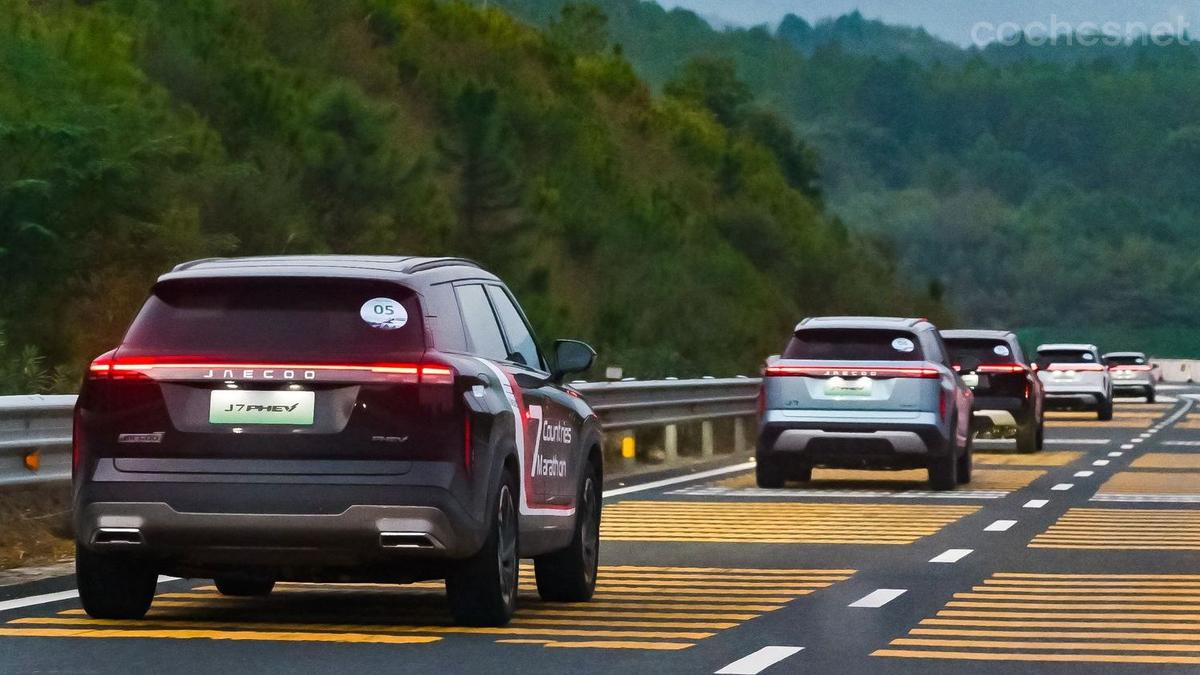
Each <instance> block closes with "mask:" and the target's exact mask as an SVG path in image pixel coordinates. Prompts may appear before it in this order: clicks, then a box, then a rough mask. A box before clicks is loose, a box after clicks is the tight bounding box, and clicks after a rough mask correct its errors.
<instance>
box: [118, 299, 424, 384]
mask: <svg viewBox="0 0 1200 675" xmlns="http://www.w3.org/2000/svg"><path fill="white" fill-rule="evenodd" d="M424 343H425V339H424V331H423V329H422V324H421V312H420V307H419V305H418V303H417V298H416V295H415V294H414V293H413V292H412V291H410V290H408V289H406V288H404V287H402V286H397V285H395V284H389V283H384V282H373V281H363V280H342V279H320V280H315V279H244V278H243V279H217V280H208V279H206V280H202V281H175V282H168V283H164V284H159V285H158V286H157V287H156V288H155V290H154V293H153V294H152V295H151V296H150V298H149V299H148V300H147V301H146V304H145V305H144V306H143V307H142V310H141V312H139V313H138V316H137V318H136V319H134V321H133V325H132V326H130V328H129V331H128V333H127V334H126V335H125V340H124V342H123V343H122V345H121V354H122V356H131V355H132V356H137V355H142V356H153V355H172V356H212V357H224V358H229V357H236V358H246V357H252V358H262V359H270V360H271V361H276V362H278V361H280V360H304V361H309V362H314V363H325V362H336V361H338V360H341V359H362V358H371V359H376V358H386V357H388V356H390V355H397V354H402V353H413V352H420V351H423V350H424Z"/></svg>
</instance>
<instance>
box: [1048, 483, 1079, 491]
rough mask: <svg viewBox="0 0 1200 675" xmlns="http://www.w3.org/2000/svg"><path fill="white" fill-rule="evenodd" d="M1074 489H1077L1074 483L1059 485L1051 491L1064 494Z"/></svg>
mask: <svg viewBox="0 0 1200 675" xmlns="http://www.w3.org/2000/svg"><path fill="white" fill-rule="evenodd" d="M1073 487H1075V484H1074V483H1059V484H1058V485H1055V486H1054V487H1052V488H1050V489H1051V490H1054V491H1056V492H1062V491H1064V490H1070V489H1071V488H1073Z"/></svg>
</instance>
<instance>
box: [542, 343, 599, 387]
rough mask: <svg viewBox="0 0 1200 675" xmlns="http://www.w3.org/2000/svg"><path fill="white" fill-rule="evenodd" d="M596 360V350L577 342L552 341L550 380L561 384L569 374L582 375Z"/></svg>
mask: <svg viewBox="0 0 1200 675" xmlns="http://www.w3.org/2000/svg"><path fill="white" fill-rule="evenodd" d="M595 360H596V350H595V349H592V347H591V345H589V344H587V343H586V342H580V341H579V340H555V341H554V370H553V372H552V374H551V378H552V379H553V380H554V381H555V382H562V381H563V378H565V377H566V376H567V375H568V374H570V373H582V372H583V371H585V370H587V369H588V368H591V367H592V363H593V362H595Z"/></svg>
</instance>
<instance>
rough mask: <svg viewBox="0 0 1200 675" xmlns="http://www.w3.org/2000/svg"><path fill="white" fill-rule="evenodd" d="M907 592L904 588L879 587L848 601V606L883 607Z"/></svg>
mask: <svg viewBox="0 0 1200 675" xmlns="http://www.w3.org/2000/svg"><path fill="white" fill-rule="evenodd" d="M907 592H908V589H906V588H880V589H879V590H875V591H871V592H870V593H868V594H866V595H864V596H863V597H861V598H859V599H858V600H855V601H854V602H852V603H850V604H849V605H848V606H849V607H869V608H878V607H883V606H884V605H886V604H888V603H889V602H891V601H893V600H895V599H896V598H898V597H900V596H902V595H904V594H905V593H907Z"/></svg>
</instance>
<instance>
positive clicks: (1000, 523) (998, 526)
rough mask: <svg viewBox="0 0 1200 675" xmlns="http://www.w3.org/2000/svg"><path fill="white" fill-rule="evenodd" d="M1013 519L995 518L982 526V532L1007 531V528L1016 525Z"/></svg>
mask: <svg viewBox="0 0 1200 675" xmlns="http://www.w3.org/2000/svg"><path fill="white" fill-rule="evenodd" d="M1016 524H1017V521H1015V520H997V521H996V522H994V523H992V524H991V525H988V526H987V527H985V528H983V531H984V532H1007V531H1008V528H1010V527H1012V526H1013V525H1016Z"/></svg>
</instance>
